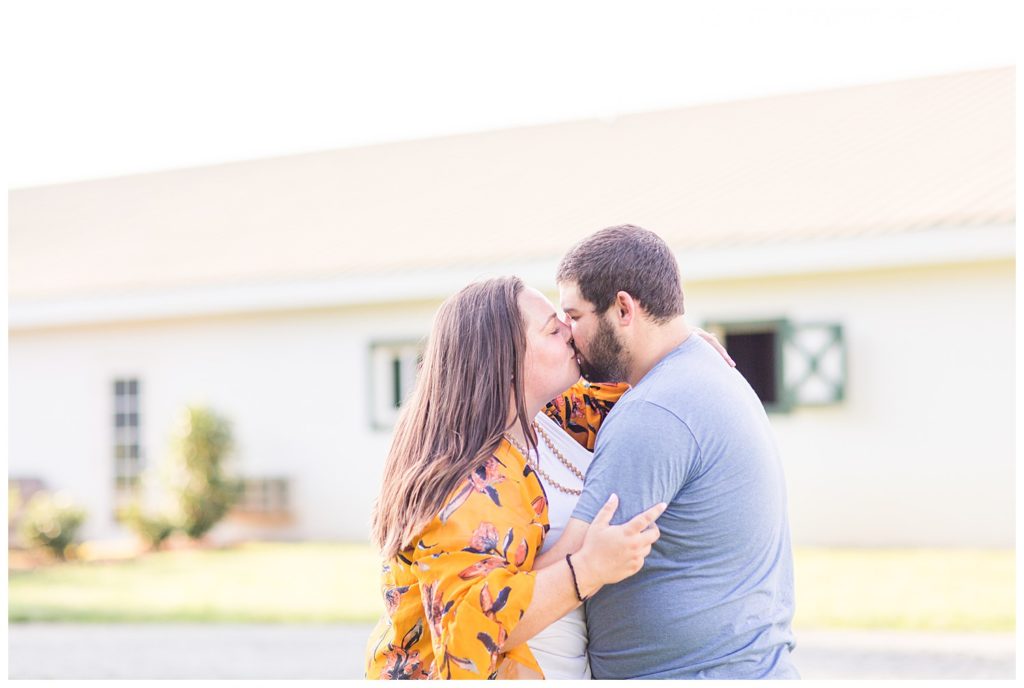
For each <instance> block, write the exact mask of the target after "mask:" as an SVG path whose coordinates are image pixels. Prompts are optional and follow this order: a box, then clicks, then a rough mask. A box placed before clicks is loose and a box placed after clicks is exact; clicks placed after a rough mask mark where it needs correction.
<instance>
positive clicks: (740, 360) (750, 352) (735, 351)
mask: <svg viewBox="0 0 1024 688" xmlns="http://www.w3.org/2000/svg"><path fill="white" fill-rule="evenodd" d="M725 348H726V349H727V350H728V351H729V355H730V356H732V358H733V360H734V361H736V369H737V370H739V371H740V373H742V374H743V377H745V378H746V379H747V382H749V383H750V386H751V387H753V388H754V391H755V392H756V393H757V396H758V398H760V399H761V401H762V402H763V403H765V404H774V403H777V402H778V385H777V384H776V375H775V357H776V354H777V352H776V351H775V333H774V332H752V333H746V334H732V333H730V334H726V337H725Z"/></svg>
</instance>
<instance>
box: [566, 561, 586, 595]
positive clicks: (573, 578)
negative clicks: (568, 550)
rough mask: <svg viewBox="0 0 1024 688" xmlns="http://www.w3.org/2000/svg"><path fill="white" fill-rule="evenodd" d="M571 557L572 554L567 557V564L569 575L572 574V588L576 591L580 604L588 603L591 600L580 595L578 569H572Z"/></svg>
mask: <svg viewBox="0 0 1024 688" xmlns="http://www.w3.org/2000/svg"><path fill="white" fill-rule="evenodd" d="M571 556H572V555H571V554H566V555H565V563H566V564H568V565H569V573H571V574H572V587H573V588H575V589H576V599H577V600H579V601H580V602H586V601H587V600H588V599H590V598H589V597H584V596H583V595H581V594H580V584H579V583H577V582H576V569H574V568H573V567H572V559H570V557H571Z"/></svg>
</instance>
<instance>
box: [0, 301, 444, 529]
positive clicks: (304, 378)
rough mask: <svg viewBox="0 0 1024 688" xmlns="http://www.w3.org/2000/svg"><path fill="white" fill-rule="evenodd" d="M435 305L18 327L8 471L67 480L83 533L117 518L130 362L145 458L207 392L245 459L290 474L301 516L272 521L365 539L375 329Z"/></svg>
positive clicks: (424, 318)
mask: <svg viewBox="0 0 1024 688" xmlns="http://www.w3.org/2000/svg"><path fill="white" fill-rule="evenodd" d="M434 308H435V307H434V305H427V306H417V305H409V306H404V307H383V308H381V307H377V308H374V309H359V308H349V309H346V310H344V311H333V312H331V311H321V312H306V313H289V314H278V315H265V316H255V317H253V316H247V317H237V318H217V319H210V320H189V321H176V322H166V323H149V324H142V323H140V324H133V325H119V326H110V327H95V328H80V329H65V330H52V331H39V332H35V333H25V332H16V333H13V334H12V335H11V336H10V364H9V365H10V383H9V384H10V399H11V404H10V409H11V411H10V428H11V432H10V459H9V467H8V472H9V474H10V475H17V476H38V477H41V478H43V479H44V480H45V481H46V483H47V484H48V485H49V486H50V487H51V488H54V489H57V488H66V489H69V490H71V491H72V493H73V495H74V497H75V498H76V500H77V501H79V502H80V503H82V504H83V505H84V506H86V507H87V508H88V509H89V511H90V513H91V515H92V517H91V518H90V520H89V522H88V523H87V525H86V526H85V527H84V529H83V535H84V536H86V537H108V536H111V535H115V534H117V533H120V532H123V531H121V530H120V529H119V528H118V527H116V526H115V525H114V522H113V519H112V517H111V516H110V511H111V506H110V504H111V500H112V483H113V459H112V458H111V451H112V450H111V445H112V439H111V437H112V429H111V425H112V420H111V406H112V400H111V385H112V380H113V379H114V378H115V377H117V376H124V375H133V376H138V377H139V378H140V380H141V389H142V392H141V405H142V409H141V418H142V432H143V451H144V453H145V456H146V457H147V458H148V460H149V461H150V462H151V463H152V462H154V461H159V460H160V459H161V458H163V456H164V455H165V454H166V452H167V449H168V445H169V439H170V434H171V431H172V428H173V423H174V420H175V415H176V414H177V413H178V412H179V411H180V410H181V408H182V407H183V406H184V405H185V404H187V403H203V404H209V405H210V406H211V407H212V408H213V409H215V410H216V411H218V412H220V413H222V414H224V415H226V416H227V417H228V418H229V419H230V420H231V421H232V422H233V424H234V435H235V438H236V441H237V452H236V455H237V466H238V469H239V470H241V471H242V472H244V473H246V474H255V475H260V474H273V475H281V474H284V475H288V476H291V477H292V478H293V482H292V489H293V495H294V499H293V503H294V505H295V506H296V512H297V516H298V520H297V521H296V523H295V524H294V527H292V528H285V529H272V530H270V531H268V532H272V533H274V534H276V535H277V536H279V537H300V536H301V537H308V538H314V539H320V538H342V539H363V538H365V537H366V533H367V532H368V530H367V528H368V526H367V524H368V518H369V509H370V504H371V503H372V499H373V498H374V497H375V496H376V489H377V485H379V481H380V473H381V468H382V464H383V456H384V452H385V451H386V449H387V444H388V441H389V435H388V433H384V432H379V431H373V430H371V429H370V419H369V416H368V411H367V406H368V404H367V399H368V393H369V392H368V384H369V381H368V379H367V378H368V373H367V365H366V364H367V361H368V359H369V342H370V341H371V340H374V339H378V338H402V337H406V336H421V335H422V334H424V333H425V332H426V331H427V329H428V328H429V323H430V319H431V317H432V315H433V311H434ZM225 525H227V524H225ZM233 530H235V529H233V528H232V527H230V526H227V527H219V529H218V531H219V532H220V533H221V534H224V533H231V532H233ZM215 534H216V533H215Z"/></svg>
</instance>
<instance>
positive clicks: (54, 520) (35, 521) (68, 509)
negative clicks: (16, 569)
mask: <svg viewBox="0 0 1024 688" xmlns="http://www.w3.org/2000/svg"><path fill="white" fill-rule="evenodd" d="M85 518H86V512H85V510H83V509H81V508H80V507H77V506H75V505H74V504H73V503H72V502H71V499H70V498H69V497H68V495H67V494H66V493H63V492H58V493H57V494H55V495H51V494H50V493H48V492H37V493H36V494H34V495H32V498H31V499H30V500H28V504H26V505H25V512H24V514H23V515H22V519H21V535H22V537H23V538H24V539H25V541H26V542H29V543H31V544H34V545H38V546H40V547H45V548H46V549H48V550H50V551H51V552H53V553H54V554H55V555H56V556H57V558H59V559H65V558H67V550H68V546H69V545H70V544H71V543H72V542H74V540H75V533H77V532H78V529H79V527H80V526H81V525H82V523H84V522H85Z"/></svg>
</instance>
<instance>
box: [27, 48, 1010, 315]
mask: <svg viewBox="0 0 1024 688" xmlns="http://www.w3.org/2000/svg"><path fill="white" fill-rule="evenodd" d="M1013 117H1014V69H1013V68H1005V69H997V70H989V71H982V72H972V73H965V74H957V75H951V76H940V77H931V78H924V79H915V80H911V81H902V82H894V83H886V84H879V85H872V86H863V87H856V88H844V89H837V90H831V91H825V92H817V93H809V94H801V95H788V96H780V97H773V98H764V99H758V100H750V101H743V102H734V103H726V104H718V105H708V106H702V107H690V108H684V109H677V110H670V111H663V112H653V113H645V114H636V115H630V116H624V117H619V118H617V119H615V120H612V121H606V120H590V121H581V122H570V123H563V124H553V125H546V126H537V127H527V128H520V129H512V130H506V131H495V132H487V133H477V134H467V135H461V136H453V137H446V138H438V139H431V140H423V141H414V142H405V143H395V144H386V145H378V146H369V147H362V148H351V149H345V150H337V151H330V152H326V153H316V154H310V155H300V156H291V157H283V158H276V159H269V160H258V161H251V162H241V163H231V164H226V165H219V166H215V167H205V168H198V169H188V170H177V171H171V172H160V173H153V174H142V175H136V176H130V177H120V178H114V179H104V180H98V181H89V182H81V183H74V184H63V185H58V186H49V187H39V188H30V189H19V190H15V191H11V192H10V194H9V218H10V223H9V227H10V238H9V242H10V243H9V247H10V257H9V265H10V272H9V275H10V277H9V287H10V296H11V298H12V299H13V300H24V299H33V298H37V297H59V296H66V295H72V294H73V295H86V294H103V293H110V292H117V291H121V290H124V289H156V288H164V287H175V286H190V285H215V284H227V283H254V282H267V281H277V280H291V279H309V278H316V277H320V276H323V277H328V276H338V275H345V274H356V273H362V272H381V271H394V270H404V269H408V268H411V267H417V268H430V267H439V266H445V265H464V264H470V263H474V262H478V263H487V262H491V261H497V260H518V259H530V258H549V257H551V256H557V255H559V254H561V253H562V252H563V251H564V250H565V249H566V248H568V247H569V246H570V245H571V244H572V243H573V242H574V241H576V240H577V239H579V238H581V237H583V236H585V235H586V234H588V233H590V232H592V231H594V230H596V229H600V228H601V227H605V226H608V225H612V224H619V223H624V222H631V223H633V224H638V225H642V226H644V227H647V228H649V229H653V230H655V231H657V232H658V233H659V234H661V235H662V236H663V237H665V238H666V239H667V240H668V241H669V242H670V243H671V244H672V245H673V246H674V247H676V248H677V249H681V250H685V249H686V248H690V247H714V246H728V245H734V244H751V243H761V242H780V241H789V240H796V239H813V238H818V237H822V238H824V237H835V236H857V235H868V234H870V235H875V234H882V233H895V232H912V231H920V230H927V229H931V228H937V227H953V226H964V227H968V226H975V225H991V224H1002V223H1009V222H1013V221H1014V218H1015V203H1014V161H1013V155H1014V119H1013Z"/></svg>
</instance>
